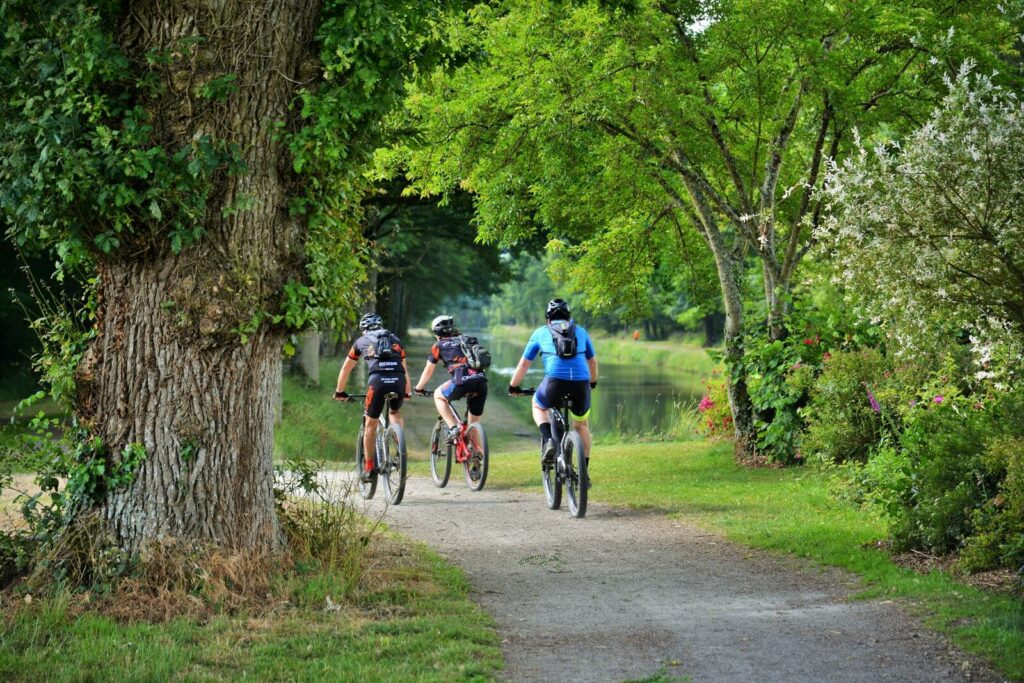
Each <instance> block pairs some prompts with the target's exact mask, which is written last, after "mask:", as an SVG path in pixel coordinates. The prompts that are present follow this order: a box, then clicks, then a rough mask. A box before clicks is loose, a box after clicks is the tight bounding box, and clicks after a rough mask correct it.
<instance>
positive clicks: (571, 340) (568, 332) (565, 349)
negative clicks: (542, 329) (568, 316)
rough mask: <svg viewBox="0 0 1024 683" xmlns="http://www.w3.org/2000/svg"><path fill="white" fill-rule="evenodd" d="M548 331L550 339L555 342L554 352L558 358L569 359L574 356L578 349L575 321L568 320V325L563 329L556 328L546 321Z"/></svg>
mask: <svg viewBox="0 0 1024 683" xmlns="http://www.w3.org/2000/svg"><path fill="white" fill-rule="evenodd" d="M558 322H562V321H558ZM548 331H549V332H551V340H552V341H553V342H554V343H555V353H557V354H558V357H559V358H564V359H566V360H569V359H570V358H575V357H576V354H577V353H578V352H579V349H578V348H577V344H576V322H575V321H569V326H568V327H566V328H565V329H564V330H561V329H559V328H556V327H555V326H554V325H553V324H552V323H548Z"/></svg>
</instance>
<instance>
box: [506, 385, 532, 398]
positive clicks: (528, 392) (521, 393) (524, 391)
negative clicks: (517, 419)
mask: <svg viewBox="0 0 1024 683" xmlns="http://www.w3.org/2000/svg"><path fill="white" fill-rule="evenodd" d="M535 393H537V390H536V389H534V388H533V387H530V388H529V389H520V390H519V391H517V392H516V393H514V394H509V396H511V397H512V398H516V397H517V396H533V395H534V394H535Z"/></svg>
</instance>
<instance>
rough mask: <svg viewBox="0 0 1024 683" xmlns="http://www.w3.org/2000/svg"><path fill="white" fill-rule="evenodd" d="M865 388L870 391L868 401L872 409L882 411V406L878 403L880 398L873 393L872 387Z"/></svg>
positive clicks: (877, 411)
mask: <svg viewBox="0 0 1024 683" xmlns="http://www.w3.org/2000/svg"><path fill="white" fill-rule="evenodd" d="M864 389H865V390H866V391H867V392H868V403H870V404H871V410H873V411H875V412H876V413H881V412H882V406H880V405H878V399H876V398H875V395H874V394H872V393H871V387H867V386H865V387H864Z"/></svg>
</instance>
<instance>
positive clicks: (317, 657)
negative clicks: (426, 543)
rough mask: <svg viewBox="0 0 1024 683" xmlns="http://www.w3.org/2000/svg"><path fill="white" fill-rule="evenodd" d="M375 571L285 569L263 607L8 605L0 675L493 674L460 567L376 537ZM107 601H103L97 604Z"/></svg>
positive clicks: (490, 647) (494, 645)
mask: <svg viewBox="0 0 1024 683" xmlns="http://www.w3.org/2000/svg"><path fill="white" fill-rule="evenodd" d="M375 538H377V540H376V541H375V542H374V543H381V544H384V545H383V546H381V547H378V548H377V551H376V553H374V552H372V551H371V552H370V553H369V554H368V557H369V560H370V562H369V565H368V569H369V571H367V573H366V574H365V575H364V576H363V578H362V580H361V581H360V583H359V585H358V586H357V587H356V588H355V589H354V591H353V592H352V593H351V594H350V595H349V596H348V598H347V599H345V600H339V601H338V602H337V603H335V602H332V601H329V600H328V597H329V596H330V595H332V594H333V595H335V596H337V595H338V593H337V592H335V591H336V590H339V585H340V584H342V583H344V582H345V581H347V577H346V576H343V575H340V574H338V573H336V572H331V571H324V570H322V569H320V568H318V567H317V566H315V565H310V566H308V567H307V569H306V570H303V569H302V567H301V566H300V565H299V564H298V563H297V566H296V570H295V571H293V572H290V573H289V574H288V575H287V576H286V577H284V578H282V579H280V580H281V581H283V582H284V585H281V586H278V587H276V588H275V590H274V591H273V593H274V595H275V596H285V598H286V599H285V600H272V599H270V596H269V595H268V598H267V601H266V602H267V603H268V604H267V605H266V606H265V608H264V609H259V610H256V611H251V610H245V611H242V612H239V613H215V614H214V615H213V616H212V617H210V618H206V619H198V618H190V617H178V618H174V619H172V620H170V621H167V622H161V623H149V622H145V621H126V620H123V619H115V618H113V617H111V616H109V615H107V614H104V613H103V612H102V611H99V610H97V609H94V608H93V607H92V605H91V604H85V601H86V598H85V597H84V596H83V595H74V594H70V593H59V594H57V595H55V596H52V597H47V598H42V599H37V600H34V601H32V602H31V603H30V604H28V603H26V602H25V600H24V598H22V599H20V600H19V601H18V602H17V603H12V602H11V601H10V600H9V601H8V603H7V604H5V605H4V609H3V618H2V621H0V680H5V681H38V680H48V681H90V680H100V679H102V680H123V681H153V680H171V679H175V680H289V681H294V680H364V681H383V680H388V681H393V680H415V681H453V680H459V681H469V680H489V679H491V678H493V677H494V674H495V672H496V671H497V670H498V669H499V668H500V667H501V653H500V649H499V647H498V640H497V636H496V635H495V631H494V626H493V623H492V621H491V620H490V618H489V617H487V616H486V615H485V614H484V613H483V612H482V611H481V610H480V609H479V608H477V607H476V606H475V605H473V604H472V603H471V602H470V601H469V600H468V599H467V595H466V594H467V590H468V586H467V584H466V582H465V580H464V579H463V577H462V575H461V574H460V573H459V572H458V570H456V569H454V568H453V567H451V566H450V565H448V564H446V563H445V562H444V561H443V560H441V559H440V558H439V557H438V556H437V555H435V554H433V553H431V552H429V551H427V550H426V549H424V548H423V547H421V546H418V545H411V544H408V543H407V542H400V541H397V540H396V539H394V538H390V537H386V536H385V537H380V535H377V536H375ZM97 604H98V603H97Z"/></svg>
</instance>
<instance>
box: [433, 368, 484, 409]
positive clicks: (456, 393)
mask: <svg viewBox="0 0 1024 683" xmlns="http://www.w3.org/2000/svg"><path fill="white" fill-rule="evenodd" d="M477 377H479V378H480V379H471V380H467V381H465V382H463V383H462V384H455V382H454V381H452V380H448V381H447V382H445V383H444V384H442V385H441V395H442V396H444V397H445V398H446V399H448V400H449V401H457V400H459V399H460V398H463V397H465V399H466V408H467V409H468V410H469V413H470V415H475V416H476V417H480V416H481V415H483V414H484V404H485V403H487V379H486V378H485V377H484V376H483V375H477Z"/></svg>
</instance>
